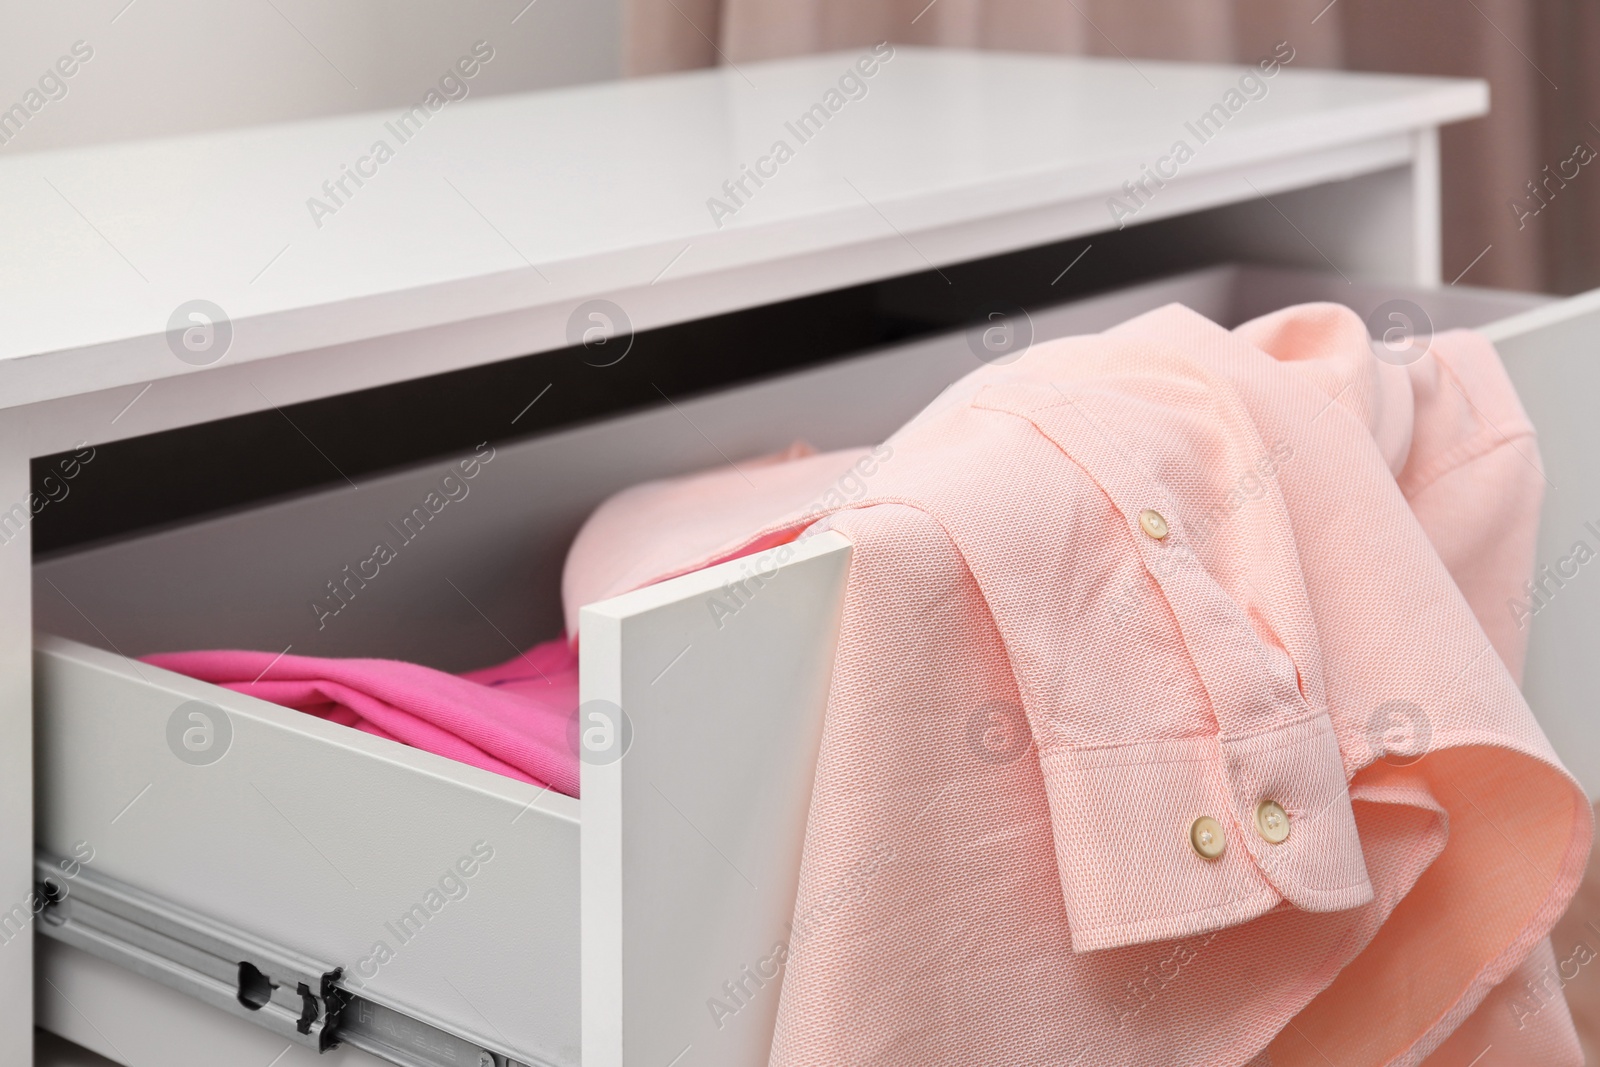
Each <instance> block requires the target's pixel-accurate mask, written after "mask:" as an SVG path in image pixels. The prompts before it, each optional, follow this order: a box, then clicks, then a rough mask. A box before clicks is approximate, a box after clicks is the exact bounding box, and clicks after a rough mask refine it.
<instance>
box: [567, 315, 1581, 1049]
mask: <svg viewBox="0 0 1600 1067" xmlns="http://www.w3.org/2000/svg"><path fill="white" fill-rule="evenodd" d="M1541 477H1542V476H1541V475H1540V473H1539V469H1538V453H1537V449H1536V447H1535V445H1534V438H1533V433H1532V429H1531V427H1529V426H1528V424H1527V420H1526V418H1525V416H1524V415H1523V413H1522V411H1521V408H1520V406H1519V405H1518V404H1517V401H1516V398H1515V395H1514V393H1513V392H1512V390H1511V387H1510V384H1509V381H1508V380H1507V379H1506V377H1505V375H1504V372H1503V370H1502V369H1501V367H1500V365H1499V362H1498V360H1497V358H1496V357H1495V355H1494V353H1493V350H1492V349H1491V348H1490V347H1489V346H1488V345H1487V343H1486V342H1484V341H1482V339H1481V338H1478V337H1476V336H1475V335H1470V334H1465V333H1449V334H1441V335H1440V336H1438V337H1436V338H1435V339H1434V342H1433V345H1432V347H1431V349H1430V350H1429V352H1427V353H1426V354H1425V355H1424V356H1423V357H1422V358H1421V359H1420V360H1419V361H1418V362H1417V363H1415V364H1413V365H1411V366H1409V367H1393V366H1390V365H1388V364H1386V363H1382V362H1380V361H1378V360H1377V359H1375V358H1374V356H1373V355H1372V352H1371V349H1370V347H1369V344H1368V341H1367V339H1366V334H1365V331H1364V329H1363V327H1362V324H1361V322H1360V321H1359V319H1358V318H1357V317H1356V316H1355V315H1354V314H1353V313H1352V312H1350V311H1348V310H1347V309H1343V308H1339V307H1336V306H1333V305H1308V306H1305V307H1300V308H1294V309H1290V310H1288V311H1285V312H1280V313H1278V314H1276V315H1273V316H1268V317H1266V318H1264V319H1261V320H1257V321H1256V322H1253V323H1250V324H1247V325H1246V326H1244V327H1241V328H1240V329H1239V330H1237V331H1233V332H1231V333H1230V332H1229V331H1226V330H1224V329H1222V328H1220V327H1218V326H1216V325H1215V324H1213V323H1210V322H1208V321H1206V320H1205V319H1203V318H1202V317H1200V316H1198V315H1196V314H1194V313H1193V312H1191V311H1189V310H1187V309H1185V308H1182V307H1179V306H1176V305H1174V306H1169V307H1167V308H1163V309H1160V310H1158V311H1155V312H1152V313H1150V314H1148V315H1144V316H1141V317H1139V318H1137V319H1134V320H1132V321H1130V322H1128V323H1125V324H1123V325H1122V326H1119V327H1117V328H1116V329H1113V330H1110V331H1108V332H1106V333H1104V334H1100V335H1095V336H1091V337H1079V338H1068V339H1064V340H1060V341H1055V342H1051V343H1048V344H1041V345H1038V346H1035V347H1034V348H1033V349H1031V350H1030V351H1029V352H1028V353H1027V354H1026V355H1025V356H1024V357H1023V358H1022V359H1020V360H1019V361H1017V362H1016V363H1013V364H1011V365H1009V366H1005V367H984V368H981V369H980V370H978V371H976V372H975V373H974V374H972V375H969V376H968V377H967V378H965V379H963V380H962V381H961V382H958V383H956V384H955V385H954V386H952V387H951V388H950V389H949V390H947V391H946V392H945V394H943V395H942V396H941V397H940V398H939V399H938V400H936V401H935V402H934V403H933V404H932V405H930V407H929V408H928V409H927V410H926V411H924V412H923V413H922V414H921V415H919V416H918V417H917V418H916V419H914V420H913V421H912V422H911V423H909V424H908V425H907V426H906V427H905V428H903V429H902V430H901V431H900V432H898V433H897V434H895V435H894V436H893V437H891V438H890V440H889V441H887V442H885V443H884V444H883V445H880V446H878V447H877V448H874V449H871V450H854V451H850V452H845V453H830V454H828V455H824V456H810V457H806V458H804V459H799V460H796V461H795V462H794V463H791V464H776V465H773V464H767V465H764V466H761V467H757V468H751V469H748V470H739V471H731V470H723V471H719V472H714V473H711V474H707V475H703V476H699V477H696V478H691V479H685V480H680V481H676V482H672V483H658V484H655V485H651V486H642V487H638V488H636V489H634V490H631V491H629V492H627V493H624V494H621V495H620V496H618V497H617V498H614V499H613V500H612V501H610V502H608V503H607V504H606V505H605V506H603V507H602V508H601V509H600V510H599V511H598V512H597V513H596V514H595V516H594V517H593V518H592V519H591V520H590V523H589V524H588V526H586V528H585V530H584V531H583V533H582V534H581V535H580V537H579V541H578V543H577V544H576V545H575V546H574V549H573V553H572V555H571V556H570V557H569V565H568V572H567V574H566V576H565V580H564V595H565V599H566V606H567V610H568V612H569V619H570V618H571V617H572V613H574V612H575V611H576V608H577V607H578V606H579V605H581V604H584V603H588V602H592V601H593V600H597V599H601V598H603V597H604V596H608V595H612V594H615V593H620V592H622V591H624V590H627V589H631V588H635V587H637V586H639V585H641V584H646V583H647V582H648V581H651V580H659V579H663V578H667V577H671V576H673V575H675V574H680V573H685V572H688V571H691V570H695V569H698V568H700V567H703V566H705V565H707V564H709V563H713V562H717V561H722V560H728V559H735V558H738V557H741V556H744V555H747V554H749V553H752V552H761V553H764V554H765V555H763V557H762V558H763V559H765V560H769V561H776V562H778V563H781V562H782V560H783V559H784V558H785V547H784V544H785V542H787V541H789V540H792V539H794V538H797V537H806V536H810V535H811V534H813V533H815V532H817V531H819V530H823V529H832V530H837V531H839V532H840V533H842V534H843V535H844V536H846V537H847V538H848V539H849V540H850V541H851V542H852V543H853V546H854V547H853V554H852V559H851V569H850V576H849V580H848V587H847V590H846V595H845V602H844V608H843V616H842V619H841V630H840V638H839V644H838V650H837V654H836V659H835V663H834V673H833V678H832V683H831V688H830V694H829V700H828V707H827V717H826V722H825V726H824V734H823V740H822V747H821V751H820V756H819V762H818V767H817V772H816V780H815V788H814V793H813V798H812V806H811V811H810V816H809V822H808V826H807V833H806V842H805V850H804V856H803V859H802V869H801V880H800V887H799V894H798V898H797V901H796V905H795V921H794V924H793V926H792V929H791V935H790V938H789V943H788V946H787V947H788V951H787V962H786V964H785V975H784V980H783V987H782V992H781V999H780V1004H779V1014H778V1022H777V1031H776V1035H775V1039H774V1045H773V1050H772V1056H771V1062H772V1064H773V1065H775V1067H790V1065H816V1064H838V1065H847V1064H849V1065H855V1064H907V1065H911V1064H971V1063H1006V1064H1024V1063H1026V1064H1140V1065H1147V1064H1207V1065H1210V1064H1247V1063H1266V1062H1270V1063H1271V1064H1274V1065H1276V1067H1288V1065H1294V1064H1313V1063H1315V1064H1323V1063H1330V1062H1331V1063H1337V1064H1340V1065H1341V1067H1343V1065H1346V1064H1368V1063H1372V1064H1377V1063H1403V1064H1411V1063H1420V1062H1422V1061H1423V1059H1424V1058H1428V1057H1429V1056H1430V1054H1433V1055H1432V1058H1430V1059H1429V1062H1430V1063H1445V1062H1452V1063H1453V1062H1456V1059H1454V1058H1452V1057H1458V1058H1460V1061H1461V1062H1462V1063H1466V1062H1470V1060H1471V1057H1472V1056H1476V1055H1478V1054H1479V1053H1480V1052H1482V1049H1481V1048H1470V1049H1469V1048H1468V1047H1467V1046H1468V1045H1469V1044H1471V1042H1472V1041H1473V1040H1475V1038H1474V1037H1473V1035H1474V1034H1478V1035H1481V1036H1484V1037H1485V1039H1486V1041H1492V1042H1493V1043H1494V1044H1495V1046H1496V1048H1495V1051H1496V1053H1498V1054H1500V1055H1510V1056H1511V1057H1512V1059H1507V1060H1504V1061H1502V1062H1525V1063H1545V1064H1557V1063H1568V1062H1577V1059H1576V1049H1577V1046H1576V1043H1575V1039H1574V1038H1573V1035H1572V1029H1571V1024H1570V1020H1568V1019H1567V1017H1566V1014H1565V1010H1564V1008H1550V1009H1547V1010H1548V1014H1546V1015H1544V1016H1543V1017H1542V1018H1541V1019H1540V1020H1539V1021H1538V1023H1537V1025H1525V1026H1518V1025H1516V1023H1515V1022H1514V1021H1509V1020H1505V1019H1501V1018H1499V1017H1498V1016H1497V1015H1496V1014H1495V1012H1496V1011H1505V1010H1507V1003H1506V1002H1507V1000H1508V998H1507V997H1506V996H1505V995H1504V994H1503V993H1502V992H1501V991H1499V990H1496V987H1497V986H1499V985H1500V984H1501V983H1503V982H1506V981H1507V980H1508V979H1513V978H1516V977H1519V976H1522V975H1525V974H1526V973H1528V968H1529V966H1530V961H1534V963H1535V964H1536V963H1537V961H1538V960H1539V959H1542V958H1543V957H1542V956H1541V955H1540V954H1542V953H1545V952H1547V951H1548V944H1547V941H1546V935H1547V934H1548V931H1549V928H1550V926H1551V925H1552V923H1553V922H1554V920H1555V919H1556V917H1557V916H1558V915H1559V914H1560V912H1561V911H1562V909H1563V907H1564V905H1565V903H1566V901H1567V899H1568V898H1569V897H1570V896H1571V894H1572V892H1573V890H1574V888H1575V887H1576V885H1577V881H1578V879H1579V877H1580V875H1581V873H1582V869H1583V864H1584V859H1585V857H1586V854H1587V850H1588V847H1589V840H1590V833H1591V826H1590V811H1589V807H1588V804H1587V802H1586V801H1585V800H1584V798H1583V796H1582V794H1581V791H1580V790H1579V788H1578V786H1577V785H1576V783H1575V782H1574V781H1573V780H1572V778H1571V776H1570V775H1568V774H1567V773H1566V771H1565V770H1564V769H1563V768H1562V767H1561V765H1560V763H1559V761H1558V760H1557V758H1556V756H1555V754H1554V753H1553V752H1552V751H1551V749H1550V747H1549V745H1548V743H1547V742H1546V741H1545V739H1544V737H1543V735H1542V733H1541V732H1540V731H1539V729H1538V727H1537V725H1536V723H1535V722H1534V720H1533V717H1532V715H1531V713H1530V711H1529V709H1528V708H1527V706H1526V704H1525V703H1524V702H1523V700H1522V697H1521V695H1520V693H1519V692H1518V690H1517V685H1516V680H1515V675H1516V674H1517V673H1518V672H1519V671H1520V665H1521V659H1522V653H1523V642H1524V640H1525V635H1524V632H1523V631H1522V630H1521V628H1519V626H1518V625H1517V623H1516V620H1515V619H1514V618H1513V619H1511V620H1510V621H1509V622H1508V621H1507V620H1508V615H1509V613H1508V608H1507V600H1506V598H1507V597H1508V596H1514V595H1515V594H1516V592H1517V591H1518V590H1519V589H1520V586H1521V583H1522V582H1523V581H1525V580H1526V578H1527V576H1528V573H1529V571H1530V569H1531V563H1532V546H1533V536H1534V530H1535V525H1536V523H1537V513H1538V504H1539V500H1540V487H1541V484H1542V482H1541ZM1147 509H1148V510H1153V511H1156V512H1158V513H1159V514H1160V516H1161V517H1162V518H1163V519H1164V521H1165V526H1166V533H1165V536H1162V537H1157V536H1152V534H1151V533H1149V532H1147V529H1148V528H1147V527H1146V526H1145V525H1144V524H1143V523H1142V522H1141V518H1140V516H1141V513H1142V512H1143V511H1145V510H1147ZM1157 528H1158V529H1159V527H1157ZM763 566H764V567H766V566H767V565H766V564H764V565H763ZM762 573H770V569H764V570H762ZM742 592H743V593H745V594H747V595H759V588H753V589H744V590H742ZM733 624H735V623H734V622H733V621H731V620H730V622H729V625H733ZM1265 800H1273V801H1276V802H1277V803H1278V804H1279V805H1281V806H1282V808H1283V810H1284V811H1285V812H1286V813H1287V816H1288V819H1289V822H1290V834H1289V836H1288V838H1287V839H1286V840H1284V841H1282V842H1281V843H1279V844H1271V843H1269V842H1268V841H1267V840H1266V838H1265V835H1264V834H1263V833H1261V832H1260V831H1259V830H1258V829H1257V824H1256V822H1255V819H1256V810H1257V806H1258V805H1259V804H1260V803H1261V802H1263V801H1265ZM1202 815H1208V816H1211V817H1212V818H1214V819H1215V820H1217V822H1218V823H1219V824H1220V826H1221V828H1222V830H1223V834H1224V837H1225V841H1226V848H1225V850H1224V851H1223V853H1222V855H1221V856H1220V857H1218V858H1216V859H1213V860H1206V859H1203V858H1201V856H1200V855H1198V854H1197V851H1196V849H1195V848H1194V847H1192V846H1191V842H1190V827H1191V824H1192V823H1193V821H1194V820H1195V819H1196V818H1197V817H1199V816H1202ZM841 901H844V902H848V905H847V906H842V905H841V904H840V902H841ZM1480 1006H1481V1008H1480ZM1475 1012H1476V1014H1475ZM1464 1024H1465V1025H1464ZM1457 1032H1459V1033H1462V1034H1465V1035H1467V1036H1466V1037H1465V1038H1462V1039H1461V1040H1459V1041H1457V1040H1455V1039H1452V1040H1451V1042H1450V1043H1449V1044H1446V1039H1447V1038H1450V1035H1451V1034H1452V1033H1457ZM1464 1052H1466V1053H1470V1054H1469V1055H1466V1056H1462V1055H1461V1054H1462V1053H1464ZM1518 1057H1520V1058H1518Z"/></svg>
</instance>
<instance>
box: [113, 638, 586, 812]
mask: <svg viewBox="0 0 1600 1067" xmlns="http://www.w3.org/2000/svg"><path fill="white" fill-rule="evenodd" d="M144 661H145V662H146V663H150V664H153V665H155V666H157V667H161V668H163V669H165V670H169V671H176V672H177V673H178V674H186V675H188V676H189V677H191V678H199V679H200V680H201V681H206V682H211V683H212V684H214V685H220V686H222V687H223V688H224V689H232V690H233V691H234V692H236V693H244V694H246V695H248V696H253V697H258V698H260V699H261V700H266V701H270V702H271V703H274V704H281V705H283V706H285V707H290V708H297V709H299V710H300V711H304V712H309V713H310V714H312V715H317V716H320V717H321V718H324V719H328V720H331V721H332V722H337V723H340V724H342V725H345V726H353V727H355V728H356V729H358V730H365V731H366V732H367V733H369V734H376V735H377V736H378V737H387V738H389V739H390V740H392V741H399V742H401V743H402V744H407V745H411V746H413V747H415V748H421V749H426V750H427V751H429V752H435V753H438V754H439V755H441V756H448V757H449V758H450V759H453V760H459V761H461V762H462V763H470V764H472V766H474V767H482V768H483V769H484V770H487V771H494V772H495V773H497V774H504V775H506V776H507V777H510V778H516V779H519V780H521V781H524V782H532V783H533V784H535V785H542V786H546V787H548V788H550V789H554V790H555V791H556V792H558V793H565V794H567V795H568V796H572V797H575V796H577V795H578V757H577V753H576V751H575V750H574V749H573V748H572V747H571V746H570V744H569V742H568V740H567V738H568V726H569V724H570V723H572V721H573V719H574V716H575V715H576V712H577V707H578V654H577V650H576V649H575V648H572V647H570V646H569V645H568V643H567V641H566V639H565V638H557V639H555V640H553V641H546V642H544V643H543V644H540V645H535V646H534V647H533V648H530V649H528V651H526V652H524V653H522V654H521V655H518V656H516V657H515V658H513V659H510V660H507V661H506V662H505V663H502V664H500V665H498V666H495V667H486V668H484V669H482V670H477V671H468V672H467V673H465V674H460V675H456V674H446V673H445V672H443V671H437V670H434V669H433V668H431V667H423V666H421V665H419V664H415V663H401V662H399V661H397V660H387V659H322V658H319V657H316V656H287V655H286V656H278V655H277V654H275V653H272V652H242V651H231V650H222V651H203V652H164V653H160V654H157V655H152V656H145V657H144Z"/></svg>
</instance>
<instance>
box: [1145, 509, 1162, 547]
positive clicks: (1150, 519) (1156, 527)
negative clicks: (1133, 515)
mask: <svg viewBox="0 0 1600 1067" xmlns="http://www.w3.org/2000/svg"><path fill="white" fill-rule="evenodd" d="M1139 528H1140V529H1142V530H1143V531H1144V532H1145V533H1147V534H1149V535H1150V536H1151V537H1154V538H1155V539H1156V540H1157V541H1159V540H1161V539H1162V538H1163V537H1165V536H1167V520H1166V519H1164V518H1162V517H1161V512H1159V511H1151V510H1150V509H1149V508H1145V509H1144V510H1143V511H1141V512H1139Z"/></svg>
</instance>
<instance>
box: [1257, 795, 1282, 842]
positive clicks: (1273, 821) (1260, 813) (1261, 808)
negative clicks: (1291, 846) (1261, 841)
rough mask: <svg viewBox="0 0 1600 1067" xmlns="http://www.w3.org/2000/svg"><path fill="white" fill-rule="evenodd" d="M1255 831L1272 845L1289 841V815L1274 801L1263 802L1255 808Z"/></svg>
mask: <svg viewBox="0 0 1600 1067" xmlns="http://www.w3.org/2000/svg"><path fill="white" fill-rule="evenodd" d="M1256 830H1257V832H1259V833H1260V834H1261V836H1262V837H1264V838H1266V839H1267V840H1268V841H1270V842H1271V843H1272V844H1274V845H1279V844H1282V843H1283V842H1285V841H1287V840H1288V839H1289V813H1288V812H1286V811H1284V810H1283V806H1282V805H1280V804H1279V803H1278V802H1277V801H1276V800H1263V801H1262V802H1261V803H1260V804H1258V805H1257V806H1256Z"/></svg>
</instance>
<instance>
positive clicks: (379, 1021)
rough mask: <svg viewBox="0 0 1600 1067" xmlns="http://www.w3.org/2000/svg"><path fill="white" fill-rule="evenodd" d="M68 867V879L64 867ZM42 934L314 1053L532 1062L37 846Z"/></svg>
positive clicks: (442, 1064) (426, 1062)
mask: <svg viewBox="0 0 1600 1067" xmlns="http://www.w3.org/2000/svg"><path fill="white" fill-rule="evenodd" d="M69 867H77V873H76V874H75V875H72V876H71V877H67V876H66V875H64V874H63V872H64V871H66V870H67V869H68V868H69ZM35 880H36V881H37V883H38V891H39V896H40V898H41V899H43V900H45V901H46V902H47V903H46V904H45V906H44V909H43V910H42V911H41V912H40V915H39V918H40V922H39V923H38V926H37V929H38V930H39V932H40V933H42V934H44V935H45V936H47V937H53V938H55V939H56V940H57V941H61V942H63V943H65V944H68V945H71V946H73V947H74V948H79V949H82V950H83V951H85V952H87V953H89V954H90V955H92V956H97V957H99V958H100V959H103V960H106V961H108V962H110V963H115V964H117V965H118V966H121V967H125V968H127V969H128V970H130V971H133V972H135V973H137V974H141V975H144V976H145V977H146V978H151V979H153V980H155V981H157V982H160V983H161V984H162V985H165V986H168V987H170V988H172V989H176V990H178V991H179V992H180V993H184V994H187V995H188V996H191V997H194V998H195V999H197V1000H201V1001H204V1002H205V1003H207V1004H210V1005H211V1006H212V1007H214V1008H220V1009H222V1010H223V1011H225V1012H227V1013H228V1014H230V1015H235V1016H238V1017H239V1018H241V1019H246V1020H249V1021H250V1022H252V1023H255V1024H256V1025H257V1026H262V1027H265V1028H266V1029H268V1030H271V1031H272V1032H273V1033H275V1034H278V1035H279V1036H281V1037H284V1038H286V1039H288V1040H289V1041H292V1042H294V1043H296V1044H299V1045H303V1046H305V1047H307V1048H314V1049H316V1050H317V1051H318V1052H327V1051H328V1050H329V1049H332V1048H335V1047H337V1046H338V1045H340V1044H347V1045H350V1046H352V1047H354V1048H359V1049H361V1050H363V1051H364V1052H369V1053H371V1054H372V1055H374V1056H378V1057H381V1058H383V1059H386V1060H388V1061H389V1062H390V1063H395V1064H399V1065H400V1067H532V1065H529V1064H526V1063H524V1062H523V1061H521V1060H516V1059H512V1058H511V1057H510V1056H507V1055H506V1054H504V1053H501V1052H496V1051H494V1050H493V1049H490V1048H486V1047H484V1046H483V1045H481V1044H479V1043H478V1042H476V1041H472V1040H468V1039H465V1038H462V1037H458V1036H456V1035H455V1034H452V1033H450V1032H448V1031H446V1030H443V1029H441V1028H439V1027H438V1026H435V1025H433V1024H432V1023H430V1022H427V1021H424V1020H422V1019H418V1018H417V1017H416V1016H415V1015H414V1014H408V1013H406V1012H403V1011H398V1010H396V1009H394V1008H392V1007H389V1006H387V1005H383V1004H379V1003H377V1002H376V1001H373V1000H371V999H370V998H368V997H366V996H363V995H361V994H358V993H354V992H352V991H350V990H348V989H346V988H344V986H343V985H342V984H341V983H340V979H341V977H342V975H343V973H344V969H343V968H342V967H339V966H335V965H333V964H330V963H327V962H325V961H321V960H315V959H312V958H310V957H308V956H303V955H301V954H300V953H298V952H294V951H292V950H289V949H285V948H283V947H281V946H279V945H274V944H272V943H270V942H267V941H264V940H262V939H260V938H257V937H253V936H252V935H250V934H247V933H245V932H243V931H241V930H236V929H234V928H233V927H231V926H228V925H226V924H224V923H220V922H217V921H215V920H212V919H208V918H206V917H205V916H203V915H198V914H196V913H195V912H192V911H189V910H188V909H187V908H183V907H179V906H178V905H175V904H172V903H170V902H168V901H165V900H162V899H161V898H159V897H156V896H152V895H151V894H149V893H145V892H143V891H141V890H138V889H135V888H133V887H132V886H130V885H126V884H124V883H122V882H119V881H117V880H116V879H114V878H108V877H106V876H105V875H103V874H100V873H98V872H95V871H91V870H89V869H88V868H87V867H83V866H82V865H80V864H75V863H73V862H72V861H64V862H63V861H58V860H57V859H55V858H54V857H52V856H47V855H45V854H43V853H41V854H39V855H38V856H37V857H36V859H35Z"/></svg>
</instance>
